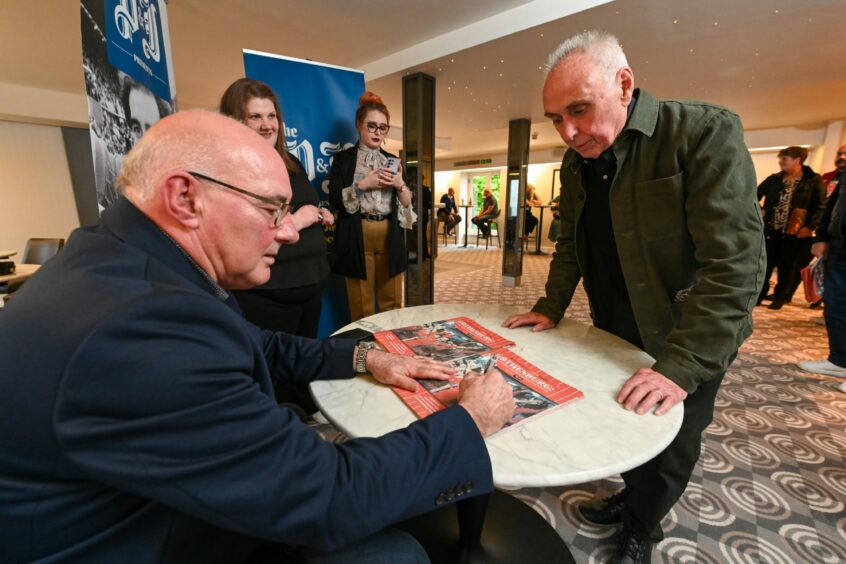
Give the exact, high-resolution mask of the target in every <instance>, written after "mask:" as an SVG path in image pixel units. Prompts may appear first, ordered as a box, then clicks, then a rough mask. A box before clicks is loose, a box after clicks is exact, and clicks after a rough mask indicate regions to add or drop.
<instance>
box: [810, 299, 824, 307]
mask: <svg viewBox="0 0 846 564" xmlns="http://www.w3.org/2000/svg"><path fill="white" fill-rule="evenodd" d="M822 306H823V301H822V300H819V301H817V302H814V303H812V304H811V305H810V306H809V307H810V308H811V309H822Z"/></svg>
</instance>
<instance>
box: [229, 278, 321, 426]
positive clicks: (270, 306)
mask: <svg viewBox="0 0 846 564" xmlns="http://www.w3.org/2000/svg"><path fill="white" fill-rule="evenodd" d="M327 282H328V278H324V279H323V280H321V281H320V282H318V283H316V284H309V285H306V286H297V287H296V288H284V289H281V290H264V289H258V290H238V291H235V292H233V294H234V295H235V299H237V300H238V305H240V306H241V309H242V310H243V311H244V316H245V317H246V318H247V321H249V322H250V323H252V324H253V325H257V326H259V327H261V328H262V329H267V330H269V331H282V332H283V333H289V334H291V335H299V336H300V337H311V338H314V337H317V328H318V326H319V325H320V311H321V308H322V300H323V289H324V288H325V287H326V283H327ZM273 387H274V389H275V392H276V401H278V402H279V403H296V404H298V405H300V406H301V407H302V408H303V409H304V410H305V411H306V413H314V412H315V411H317V406H316V405H315V404H314V400H312V398H311V393H310V392H309V391H308V386H307V385H305V384H300V385H293V384H281V383H279V382H276V381H275V380H274V381H273Z"/></svg>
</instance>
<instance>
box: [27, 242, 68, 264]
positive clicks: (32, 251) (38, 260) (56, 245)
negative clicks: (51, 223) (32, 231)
mask: <svg viewBox="0 0 846 564" xmlns="http://www.w3.org/2000/svg"><path fill="white" fill-rule="evenodd" d="M64 246H65V240H64V239H30V240H28V241H27V242H26V246H25V247H24V252H23V256H22V257H21V262H22V263H24V264H44V263H45V262H47V261H48V260H50V259H51V258H53V257H54V256H55V255H56V253H58V252H59V251H61V250H62V247H64Z"/></svg>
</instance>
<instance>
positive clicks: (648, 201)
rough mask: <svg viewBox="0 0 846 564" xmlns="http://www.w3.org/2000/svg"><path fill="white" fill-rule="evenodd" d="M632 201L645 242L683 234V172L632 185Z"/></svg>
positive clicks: (685, 229)
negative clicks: (633, 198)
mask: <svg viewBox="0 0 846 564" xmlns="http://www.w3.org/2000/svg"><path fill="white" fill-rule="evenodd" d="M635 200H636V202H637V204H636V209H637V218H638V224H639V225H640V230H641V232H642V233H643V236H644V237H645V238H646V239H648V240H654V239H665V238H671V237H679V236H681V235H684V234H686V232H687V219H686V214H685V209H684V200H685V198H684V172H679V173H678V174H674V175H673V176H668V177H666V178H656V179H654V180H646V181H644V182H638V183H636V184H635Z"/></svg>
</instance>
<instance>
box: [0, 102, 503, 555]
mask: <svg viewBox="0 0 846 564" xmlns="http://www.w3.org/2000/svg"><path fill="white" fill-rule="evenodd" d="M118 185H119V186H121V187H122V188H123V193H124V194H125V197H122V198H119V199H118V200H117V201H116V202H115V203H114V204H113V205H111V206H110V207H109V208H108V209H107V210H106V211H105V212H104V213H103V215H102V217H101V221H100V222H99V223H98V224H96V225H93V226H91V227H87V228H82V229H78V230H76V231H75V232H74V233H73V234H72V235H71V237H70V239H69V241H68V244H67V246H66V247H65V248H64V250H63V251H62V252H61V253H59V255H57V256H56V257H55V258H54V259H52V260H51V261H50V262H49V263H47V264H46V265H44V267H42V268H41V269H40V270H39V272H38V273H37V274H36V275H35V276H33V277H32V278H31V279H29V280H28V281H27V283H26V285H24V287H23V288H22V289H21V290H20V291H19V292H18V293H17V295H16V296H15V299H14V300H13V301H12V302H11V303H10V304H9V305H8V306H7V307H6V309H5V310H4V311H3V314H2V316H0V356H2V358H3V359H4V366H3V370H2V371H0V500H2V503H0V554H2V557H3V560H8V561H11V562H29V561H41V560H49V561H68V562H125V561H137V562H164V563H167V562H226V563H233V562H246V561H256V560H259V559H260V558H261V559H262V560H261V561H263V562H264V561H269V562H280V563H284V562H290V561H291V559H290V555H291V554H292V553H296V556H295V558H294V561H296V562H302V561H306V562H310V561H312V560H311V559H312V558H318V557H319V559H320V560H319V561H320V562H321V563H324V564H328V563H341V562H343V563H345V564H346V563H348V562H356V563H363V562H368V563H369V562H391V563H393V562H404V563H410V562H422V561H428V560H427V559H426V555H425V553H423V551H422V549H421V548H420V546H419V545H417V544H416V542H415V541H414V540H413V539H412V538H411V537H408V536H405V535H404V534H401V533H399V532H396V531H394V532H380V531H383V530H384V529H385V527H387V526H389V525H391V524H393V523H396V522H398V521H401V520H404V519H406V518H409V517H411V516H414V515H416V514H419V513H422V512H426V511H430V510H433V509H435V508H436V506H437V505H440V504H442V503H444V500H445V499H446V498H448V499H449V500H450V501H452V500H454V499H455V500H458V499H466V498H468V497H472V496H475V495H479V494H484V493H488V492H490V491H491V490H492V489H493V482H492V474H491V465H490V458H489V457H488V454H487V450H486V448H485V443H484V440H483V439H484V437H485V436H487V435H489V434H491V433H493V432H495V431H496V430H498V429H499V428H501V427H502V426H503V424H504V423H505V422H506V421H508V420H509V419H510V418H511V415H512V413H513V411H514V400H513V397H512V394H511V388H510V386H509V385H508V384H506V383H505V381H504V380H503V378H502V376H501V375H500V374H499V373H497V372H495V371H491V372H490V373H489V374H486V375H479V376H471V377H470V378H469V379H467V378H465V380H464V384H463V386H462V391H461V397H460V400H459V403H458V405H456V406H454V407H450V408H447V409H446V410H444V411H441V412H439V413H437V414H434V415H432V416H430V417H428V418H426V419H424V420H420V421H416V422H414V423H412V424H411V425H410V426H408V427H407V428H405V429H401V430H398V431H395V432H393V433H389V434H387V435H385V436H383V437H379V438H375V439H370V438H367V439H359V440H351V441H349V442H346V443H344V444H334V443H331V442H327V441H324V440H323V439H322V438H321V437H320V436H319V435H318V434H317V433H316V432H314V431H313V430H311V429H309V428H308V427H307V426H305V425H304V424H303V423H302V422H301V421H300V420H299V419H298V418H297V417H296V415H294V414H293V413H292V412H291V411H290V410H288V409H286V408H283V407H280V406H278V405H277V403H276V401H275V398H274V394H273V386H272V383H271V378H275V379H277V380H279V381H280V382H282V383H298V384H300V383H303V384H304V383H308V382H310V381H313V380H318V379H335V378H352V377H353V376H354V375H355V374H363V373H371V374H372V375H373V376H374V377H375V378H376V379H377V380H378V381H379V382H381V383H383V384H392V385H397V386H400V387H404V388H408V389H416V387H417V385H418V384H417V383H416V382H415V381H414V380H413V378H416V377H429V378H441V379H444V378H446V377H447V376H448V375H449V374H450V373H451V371H450V370H449V369H448V367H447V366H446V365H444V364H441V363H437V362H434V361H431V360H423V359H415V358H410V357H404V356H397V355H391V354H388V353H384V352H381V351H378V350H372V349H370V348H368V347H367V346H364V345H362V346H356V343H355V342H353V341H341V340H338V341H319V340H313V339H306V338H301V337H294V336H291V335H287V334H284V333H272V332H269V331H265V332H263V331H261V330H260V329H258V328H257V327H256V326H254V325H251V324H250V323H248V322H247V321H246V320H245V319H244V317H243V315H242V313H241V311H240V309H239V308H238V305H237V302H236V301H235V299H234V297H233V296H232V294H231V293H230V290H231V289H238V288H248V287H252V286H255V285H258V284H262V283H264V282H265V281H267V279H268V277H269V276H270V265H272V264H273V262H274V260H275V257H276V253H277V251H278V250H279V247H280V246H281V245H284V244H289V243H294V242H296V241H297V239H298V237H299V235H298V234H297V230H296V228H295V227H294V225H293V222H292V220H291V215H290V213H289V212H290V209H289V208H290V199H291V186H290V181H289V179H288V174H287V171H286V169H285V166H284V164H283V163H282V159H281V157H280V155H279V153H278V152H277V151H276V150H275V149H273V147H271V146H270V145H268V144H267V143H266V142H265V141H264V139H262V138H261V137H260V136H258V135H256V134H255V132H253V131H252V130H250V129H249V128H247V127H246V126H244V125H242V124H240V123H238V122H236V121H235V120H232V119H229V118H226V117H223V116H221V115H219V114H213V113H210V112H204V111H188V112H180V113H177V114H175V115H173V116H170V117H167V118H165V119H163V120H161V121H160V122H159V123H157V124H155V125H154V126H153V127H152V128H150V130H149V131H147V132H146V134H145V135H144V137H143V138H142V139H141V140H140V141H139V142H138V144H137V145H135V147H134V148H133V149H132V151H130V153H129V154H128V155H127V157H126V159H124V162H123V166H122V168H121V172H120V176H119V179H118ZM341 547H343V548H341ZM339 549H340V550H339ZM325 551H335V552H334V553H332V554H327V553H326V552H325Z"/></svg>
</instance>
